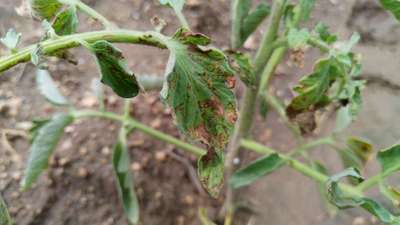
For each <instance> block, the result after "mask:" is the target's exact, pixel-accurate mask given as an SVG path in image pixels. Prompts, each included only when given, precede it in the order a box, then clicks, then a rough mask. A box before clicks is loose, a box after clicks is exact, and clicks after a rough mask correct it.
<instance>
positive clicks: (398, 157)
mask: <svg viewBox="0 0 400 225" xmlns="http://www.w3.org/2000/svg"><path fill="white" fill-rule="evenodd" d="M377 159H378V162H379V163H380V164H381V168H382V171H383V172H384V173H391V172H394V171H398V170H399V169H400V144H397V145H394V146H392V147H390V148H388V149H385V150H382V151H380V152H378V155H377Z"/></svg>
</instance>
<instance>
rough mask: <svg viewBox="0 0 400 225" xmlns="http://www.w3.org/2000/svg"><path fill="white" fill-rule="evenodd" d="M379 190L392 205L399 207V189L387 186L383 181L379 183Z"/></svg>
mask: <svg viewBox="0 0 400 225" xmlns="http://www.w3.org/2000/svg"><path fill="white" fill-rule="evenodd" d="M379 190H380V192H381V193H382V194H383V195H384V196H385V197H386V198H387V199H389V200H390V201H392V203H393V205H394V206H396V207H399V205H400V190H399V189H398V188H396V187H393V186H387V185H385V184H384V183H383V182H380V184H379Z"/></svg>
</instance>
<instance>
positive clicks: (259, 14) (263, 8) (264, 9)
mask: <svg viewBox="0 0 400 225" xmlns="http://www.w3.org/2000/svg"><path fill="white" fill-rule="evenodd" d="M270 13H271V6H269V5H267V4H265V3H261V4H259V5H258V6H257V7H256V8H255V9H254V10H253V11H252V12H250V14H248V15H247V16H246V17H244V19H243V24H242V29H241V42H242V43H244V42H245V41H246V40H247V38H248V37H249V36H250V35H251V34H252V33H254V31H256V29H257V27H258V26H259V25H260V24H261V23H262V22H263V21H264V19H265V18H267V16H268V15H269V14H270Z"/></svg>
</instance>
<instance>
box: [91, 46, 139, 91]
mask: <svg viewBox="0 0 400 225" xmlns="http://www.w3.org/2000/svg"><path fill="white" fill-rule="evenodd" d="M91 48H92V49H91V50H92V52H93V53H94V54H95V55H96V59H97V60H96V61H97V64H98V66H99V68H100V72H101V74H102V77H101V82H102V83H104V84H105V85H107V86H109V87H111V88H112V89H113V91H114V92H115V93H116V94H117V95H119V96H120V97H123V98H132V97H135V96H136V95H138V94H139V90H140V87H139V84H138V82H137V80H136V77H135V75H134V74H133V72H131V71H130V70H129V69H128V66H127V64H126V61H125V58H124V56H123V55H122V52H121V51H120V50H119V49H117V48H115V47H114V46H113V45H111V44H110V43H109V42H107V41H104V40H100V41H96V42H95V43H93V44H91Z"/></svg>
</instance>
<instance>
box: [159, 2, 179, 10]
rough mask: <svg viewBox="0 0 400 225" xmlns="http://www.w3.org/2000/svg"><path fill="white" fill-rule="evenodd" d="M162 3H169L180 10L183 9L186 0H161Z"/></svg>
mask: <svg viewBox="0 0 400 225" xmlns="http://www.w3.org/2000/svg"><path fill="white" fill-rule="evenodd" d="M159 1H160V3H161V4H162V5H168V6H170V7H172V8H174V9H176V10H178V11H182V10H183V6H184V5H185V0H159Z"/></svg>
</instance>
